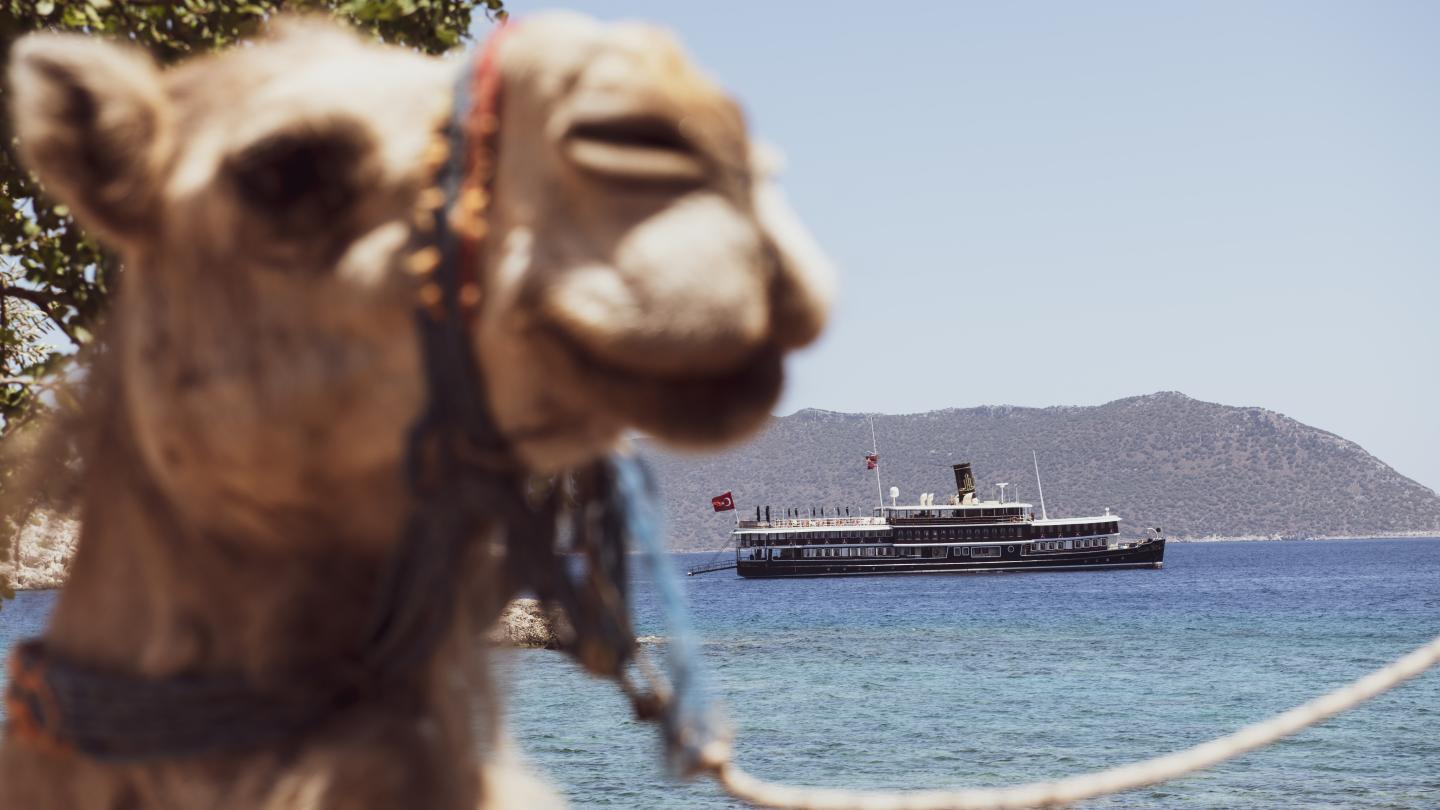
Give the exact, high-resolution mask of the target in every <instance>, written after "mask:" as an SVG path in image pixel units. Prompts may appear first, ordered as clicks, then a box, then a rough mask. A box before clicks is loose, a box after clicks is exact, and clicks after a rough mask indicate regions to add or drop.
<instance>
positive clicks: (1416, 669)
mask: <svg viewBox="0 0 1440 810" xmlns="http://www.w3.org/2000/svg"><path fill="white" fill-rule="evenodd" d="M1436 663H1440V636H1437V637H1436V638H1435V639H1433V640H1432V641H1430V643H1428V644H1426V645H1424V646H1422V647H1420V648H1419V649H1417V650H1415V651H1414V652H1411V653H1410V654H1408V655H1406V656H1405V657H1403V658H1400V659H1398V660H1396V661H1395V662H1394V663H1391V664H1390V665H1388V666H1385V667H1383V668H1381V669H1377V670H1375V671H1374V672H1371V673H1370V674H1368V675H1366V676H1364V677H1363V678H1360V679H1359V680H1357V681H1355V682H1353V683H1350V684H1347V685H1346V686H1343V687H1341V688H1339V689H1336V690H1335V691H1333V692H1331V693H1329V694H1327V695H1324V696H1322V697H1319V698H1316V699H1315V700H1312V701H1310V702H1309V703H1306V704H1304V705H1303V706H1297V707H1296V708H1294V709H1291V710H1289V711H1287V712H1284V713H1281V714H1277V715H1275V716H1274V717H1271V718H1269V719H1267V720H1263V721H1261V722H1259V723H1255V724H1253V725H1249V726H1246V727H1245V728H1242V729H1240V730H1239V731H1236V732H1235V733H1233V734H1229V735H1227V736H1224V737H1220V738H1218V739H1214V740H1211V741H1209V742H1206V743H1202V744H1200V745H1197V746H1195V747H1194V748H1189V749H1186V750H1184V751H1179V752H1176V753H1173V754H1166V755H1165V756H1160V757H1155V758H1154V759H1147V760H1144V761H1141V762H1134V763H1131V764H1129V765H1121V766H1119V767H1115V768H1109V769H1106V770H1103V771H1095V772H1094V773H1088V774H1081V775H1079V776H1071V777H1067V778H1065V779H1060V780H1058V781H1054V782H1033V783H1031V784H1028V785H1016V786H1013V787H1006V788H978V789H970V790H926V791H912V792H889V791H849V790H831V789H822V788H805V787H791V786H788V785H777V784H772V783H769V782H764V781H761V780H759V779H756V778H755V777H753V776H751V775H750V774H748V773H746V772H744V771H742V770H740V768H738V767H736V766H735V764H734V763H732V762H730V761H728V758H726V759H717V760H715V761H714V762H712V763H711V765H710V772H711V775H712V776H713V777H714V778H715V779H716V781H718V782H719V783H720V786H721V787H722V788H724V790H725V792H726V793H729V794H730V795H731V796H733V797H735V798H737V799H740V800H742V801H746V802H749V803H751V804H754V805H758V806H760V807H771V808H779V809H780V810H988V809H989V808H1021V807H1055V806H1061V805H1066V804H1069V803H1071V802H1077V801H1081V800H1083V799H1093V798H1096V797H1098V796H1107V795H1110V794H1112V793H1120V792H1123V791H1127V790H1134V789H1135V788H1140V787H1145V786H1147V785H1153V784H1157V783H1159V782H1164V781H1167V780H1170V779H1175V778H1177V777H1180V776H1185V775H1186V774H1190V773H1194V772H1196V771H1200V770H1204V769H1205V768H1209V767H1211V766H1213V765H1218V764H1219V763H1221V762H1224V761H1226V760H1228V759H1233V758H1235V757H1237V756H1239V755H1241V754H1243V753H1245V752H1247V751H1253V750H1255V749H1256V748H1260V747H1262V746H1265V745H1269V744H1270V743H1273V742H1275V741H1276V740H1278V739H1280V738H1282V737H1288V736H1290V735H1291V734H1294V733H1296V732H1298V731H1301V730H1302V729H1306V728H1309V727H1310V726H1313V725H1316V724H1318V723H1321V722H1323V721H1325V720H1328V719H1329V718H1331V717H1334V716H1335V715H1337V714H1340V713H1341V712H1344V711H1348V710H1350V709H1353V708H1355V707H1356V706H1359V705H1360V704H1361V703H1364V702H1365V701H1367V700H1370V699H1371V698H1373V697H1375V696H1377V695H1380V694H1382V693H1384V692H1386V691H1388V690H1390V689H1392V688H1394V687H1396V686H1398V685H1399V684H1401V683H1403V682H1405V681H1407V680H1409V679H1411V678H1414V677H1415V676H1417V675H1419V674H1420V673H1422V672H1424V671H1425V670H1427V669H1429V668H1430V667H1433V666H1435V665H1436Z"/></svg>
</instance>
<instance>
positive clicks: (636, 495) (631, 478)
mask: <svg viewBox="0 0 1440 810" xmlns="http://www.w3.org/2000/svg"><path fill="white" fill-rule="evenodd" d="M610 463H611V465H612V466H613V467H614V471H615V475H614V481H615V489H614V491H613V492H612V493H611V499H610V508H611V509H614V510H616V512H617V513H618V514H619V515H620V516H621V518H622V525H623V527H624V532H625V534H626V535H627V539H628V540H629V546H630V547H631V548H635V549H637V550H638V551H639V552H640V558H641V559H642V560H643V564H644V566H645V570H646V571H647V572H648V573H649V574H650V579H651V581H652V582H653V583H654V588H655V592H656V595H657V596H658V598H659V600H660V607H661V610H662V613H663V614H664V617H665V629H666V631H667V634H668V636H669V638H670V642H669V644H668V645H666V650H665V659H666V664H667V669H668V675H669V679H670V688H671V690H672V691H671V695H670V696H669V699H668V700H666V701H665V702H664V705H663V708H662V710H661V714H660V727H661V731H662V733H663V735H664V738H665V748H666V753H667V755H668V758H669V762H670V767H671V768H672V770H673V771H674V772H675V773H677V774H679V775H682V776H689V775H692V774H694V773H697V772H699V771H701V770H703V769H704V768H703V766H704V765H705V762H704V752H705V750H706V749H707V748H709V747H711V746H712V744H714V743H725V742H726V741H728V739H729V735H728V733H727V731H726V729H725V725H724V722H723V720H722V719H721V717H720V712H719V711H718V709H717V707H716V706H715V704H714V702H713V701H712V700H711V698H710V694H709V692H708V691H707V690H706V688H705V685H704V678H703V674H702V670H701V666H700V648H699V645H697V644H696V642H695V633H694V630H693V629H692V628H691V626H690V617H689V614H688V613H687V611H686V609H685V595H684V593H683V592H682V590H681V587H680V579H679V577H677V576H676V574H675V570H674V569H673V568H672V567H671V565H670V560H669V558H668V556H667V553H666V550H665V548H664V545H663V543H662V541H661V532H660V520H659V516H658V514H657V510H656V502H657V493H656V489H655V484H654V479H653V478H652V477H651V475H650V471H649V469H648V468H647V467H646V466H645V464H644V463H643V462H642V461H640V459H638V458H636V457H634V456H627V455H620V454H616V455H614V456H612V457H611V459H610Z"/></svg>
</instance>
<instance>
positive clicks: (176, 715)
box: [6, 26, 728, 774]
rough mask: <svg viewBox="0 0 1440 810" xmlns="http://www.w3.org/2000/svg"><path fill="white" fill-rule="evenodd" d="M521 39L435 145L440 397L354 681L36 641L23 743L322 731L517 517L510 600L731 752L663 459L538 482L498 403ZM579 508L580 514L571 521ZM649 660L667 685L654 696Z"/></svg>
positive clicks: (490, 47) (428, 293)
mask: <svg viewBox="0 0 1440 810" xmlns="http://www.w3.org/2000/svg"><path fill="white" fill-rule="evenodd" d="M509 28H510V26H502V27H501V28H500V29H499V30H498V31H497V32H496V33H495V34H494V35H492V36H491V38H490V39H489V41H487V42H486V44H485V45H484V46H483V47H482V48H481V49H480V50H479V52H478V54H477V55H475V56H473V57H472V59H471V63H470V67H469V68H468V69H467V70H465V71H462V75H461V77H460V80H459V81H458V83H457V85H456V88H455V93H454V104H453V107H452V113H451V115H450V116H448V118H447V120H446V121H445V123H444V125H443V126H442V127H441V128H440V130H439V131H438V132H437V133H436V136H435V140H434V141H433V142H432V144H431V147H430V149H429V150H428V152H427V157H426V160H427V166H428V168H429V169H430V170H431V171H433V172H434V173H435V178H436V184H435V186H434V187H433V188H431V189H428V190H427V191H425V192H423V193H422V194H421V195H420V199H419V202H418V208H417V211H416V220H415V223H414V234H415V237H414V242H413V245H412V251H411V253H410V255H409V257H408V260H407V263H406V264H407V269H408V270H409V271H410V272H411V273H413V274H415V275H416V276H417V277H419V284H420V286H419V294H418V298H419V306H418V307H417V310H416V316H415V317H416V329H417V334H418V337H419V343H420V349H421V356H422V361H423V366H424V374H425V381H426V394H427V403H426V406H425V408H424V410H423V411H422V412H421V414H420V416H419V418H418V419H417V420H416V422H415V424H414V425H413V426H412V427H411V429H410V433H409V440H408V449H407V453H406V458H405V474H406V478H407V481H408V485H409V488H410V491H411V494H412V504H413V505H412V510H411V513H410V515H409V517H408V519H407V521H406V524H405V529H404V535H403V538H402V542H401V544H400V547H399V550H398V551H397V552H396V554H395V555H394V557H393V559H392V561H391V563H390V565H389V568H388V571H387V572H386V575H385V577H384V580H383V582H382V584H381V586H380V588H379V590H378V592H377V593H376V598H375V602H374V605H373V617H372V619H371V621H370V622H369V625H368V630H367V632H366V634H365V637H364V638H363V639H360V640H357V644H356V648H357V650H358V653H357V655H356V656H355V659H354V660H344V661H340V662H337V666H336V667H335V669H336V671H337V672H339V673H341V674H338V675H334V676H333V677H329V678H326V679H324V680H317V681H316V682H314V683H306V684H296V685H294V686H293V688H287V690H286V691H285V692H284V693H277V692H270V691H260V690H259V689H257V688H256V687H254V686H253V685H252V684H250V683H248V682H247V680H246V679H245V678H244V677H243V676H242V675H240V674H238V673H235V674H213V673H206V674H193V675H186V674H181V675H175V676H169V677H165V678H144V677H140V676H136V675H133V674H125V673H118V672H112V671H107V670H100V669H96V668H92V667H89V666H87V665H85V664H82V663H79V662H76V661H71V660H68V659H65V658H63V657H61V656H57V655H55V654H53V653H52V652H51V651H50V650H49V649H48V648H47V646H46V644H45V642H44V641H43V640H42V639H30V640H28V641H25V642H23V643H21V644H20V645H18V646H17V647H16V648H15V650H14V652H13V653H12V655H11V659H10V684H9V688H8V690H7V694H6V709H7V715H8V722H7V728H6V733H7V735H9V736H12V737H15V738H18V739H23V740H26V741H29V742H31V743H32V744H34V745H36V746H39V747H41V748H46V749H50V750H56V751H63V752H70V753H77V754H80V755H83V756H87V757H91V758H94V759H98V760H105V761H112V762H146V761H154V760H159V759H179V758H186V757H193V756H197V755H202V754H213V753H244V752H248V751H254V750H257V749H260V748H264V747H266V746H270V745H274V744H278V743H282V742H284V741H287V740H293V739H294V738H296V737H298V736H302V735H305V734H307V733H309V732H311V731H313V730H314V729H315V728H316V727H318V726H319V725H321V724H323V723H324V722H325V721H326V720H328V719H329V718H331V717H333V716H335V715H336V714H337V713H339V712H342V711H344V710H346V709H348V708H351V707H353V706H357V705H361V704H363V703H365V702H368V701H375V700H383V699H384V698H385V696H386V695H388V694H389V693H390V692H391V690H392V689H393V688H394V687H395V686H396V685H398V684H401V683H404V682H406V681H407V680H408V679H411V678H413V677H415V674H416V672H417V670H419V669H420V668H421V667H422V666H423V665H424V664H425V663H426V662H428V661H429V660H430V659H431V658H432V657H433V656H434V654H435V652H436V650H437V648H438V647H439V645H440V643H441V642H442V640H443V639H444V637H445V635H446V634H447V633H448V632H449V630H450V627H451V621H452V618H453V615H454V612H455V610H456V609H457V603H458V598H459V593H460V590H461V587H462V583H461V579H460V571H461V570H462V567H463V561H464V558H465V555H466V553H467V552H468V550H469V547H470V544H471V542H472V541H473V539H474V538H475V537H477V536H478V535H480V534H481V533H482V532H483V531H484V529H486V528H487V527H488V526H491V525H495V524H499V525H501V526H503V527H504V529H505V534H506V546H505V573H506V575H507V578H508V580H509V583H508V584H509V587H510V588H511V593H509V594H507V596H513V595H515V594H516V593H518V592H521V591H524V590H529V591H532V592H534V593H535V595H536V596H538V597H540V599H541V600H542V601H544V602H545V603H547V604H550V605H552V606H556V607H559V608H560V609H562V610H563V611H564V612H565V614H566V615H567V617H568V618H569V619H570V624H571V626H572V627H573V629H574V633H573V636H572V637H570V638H566V639H562V643H563V646H564V648H565V649H566V650H567V651H568V652H569V653H570V654H571V655H572V656H574V657H575V658H576V659H577V660H578V661H579V662H580V663H581V664H582V665H583V666H584V667H585V668H586V669H588V670H590V671H591V672H593V673H595V674H598V675H603V676H606V677H609V678H612V679H614V680H616V681H617V682H618V683H619V684H620V686H621V688H622V689H623V690H624V691H625V693H626V694H627V695H628V696H629V697H630V699H631V701H632V704H633V705H634V707H635V710H636V713H637V715H639V716H641V717H644V718H646V719H654V720H658V721H659V723H660V726H661V730H662V734H663V737H664V739H665V742H666V748H667V753H668V754H669V759H670V762H671V765H672V767H673V768H674V769H675V770H676V771H677V772H680V773H685V774H688V773H694V772H697V771H700V770H704V769H706V768H711V767H714V766H715V765H716V764H717V763H718V762H720V761H722V760H723V759H724V757H726V756H727V755H728V743H727V738H726V736H725V734H724V732H723V731H722V729H721V725H720V724H719V723H718V722H717V721H716V719H715V715H714V712H713V710H712V709H711V708H710V706H709V704H708V702H707V701H706V700H705V699H704V698H703V697H702V696H701V691H700V689H699V686H698V684H699V674H698V667H697V661H698V652H697V649H696V646H695V643H694V641H693V638H692V636H691V633H690V630H689V626H688V621H687V619H686V616H685V612H684V607H683V600H682V597H681V593H680V588H679V585H678V582H677V580H676V578H675V574H674V571H673V570H672V569H671V567H670V565H669V562H668V560H667V559H666V558H665V556H664V555H665V551H664V549H663V548H662V543H661V539H660V532H659V526H658V520H657V516H656V510H655V500H656V494H655V488H654V485H653V482H652V480H651V478H650V475H649V472H648V471H647V470H646V468H645V466H644V465H643V464H642V463H641V462H640V461H639V460H638V459H637V458H635V457H633V456H631V455H626V454H613V455H611V456H609V457H607V458H604V459H601V460H599V461H596V462H594V463H592V464H590V465H587V466H586V467H583V468H580V469H577V470H573V471H570V472H569V473H567V474H565V475H562V476H555V477H553V478H549V479H539V480H537V479H536V478H535V477H533V476H531V475H530V474H529V473H528V472H526V471H525V470H524V468H523V466H522V465H521V464H520V463H519V462H518V460H517V459H516V458H515V456H514V454H513V450H512V448H511V447H510V446H509V444H508V443H507V441H506V440H505V437H504V436H503V434H501V432H500V431H499V429H498V427H497V426H496V424H495V420H494V417H493V415H492V413H491V411H490V407H489V402H488V400H487V398H486V390H485V383H484V379H483V377H482V375H481V374H480V372H479V367H478V364H477V363H476V361H475V357H474V353H473V349H472V345H473V343H472V340H471V328H472V321H473V317H474V315H475V313H476V312H477V311H478V309H479V304H480V301H481V297H482V292H481V285H480V279H479V278H478V277H477V276H476V272H477V268H479V267H480V263H481V256H482V251H483V248H484V244H485V239H486V236H487V232H488V220H487V219H486V213H487V211H488V208H489V201H490V193H491V189H492V184H493V180H494V177H493V173H494V167H495V157H496V153H497V150H498V149H499V146H500V144H499V118H498V116H499V111H500V93H501V82H500V75H499V71H498V69H497V59H498V53H499V47H500V44H501V42H502V41H503V40H504V38H505V34H506V32H507V31H508V29H509ZM567 501H569V502H573V503H575V504H577V505H576V506H574V507H572V508H569V509H567V508H566V507H565V506H564V504H565V503H566V502H567ZM627 545H630V546H635V547H638V550H640V551H642V552H643V555H642V559H643V560H644V563H645V565H646V567H647V569H648V572H649V574H650V577H651V580H652V581H653V582H655V583H656V586H657V589H658V596H659V599H660V601H661V605H662V607H663V608H664V613H665V616H666V624H667V630H668V632H669V634H670V642H669V644H668V647H667V661H668V664H669V666H668V669H669V678H668V681H667V680H665V679H661V678H660V677H659V676H658V675H656V674H655V673H654V671H653V669H651V668H649V667H648V666H645V661H644V660H643V659H641V660H638V661H637V655H636V653H637V651H636V644H635V638H634V631H633V629H632V627H631V623H630V616H629V605H628V595H627V593H626V589H627V572H626V557H625V551H626V547H627ZM576 557H578V559H576ZM636 665H638V666H639V670H640V671H641V673H642V674H643V676H644V677H645V679H646V680H647V681H648V682H649V683H648V689H645V690H642V689H640V688H639V687H637V686H636V685H635V683H634V681H633V679H632V677H631V676H632V671H633V670H634V669H635V668H636Z"/></svg>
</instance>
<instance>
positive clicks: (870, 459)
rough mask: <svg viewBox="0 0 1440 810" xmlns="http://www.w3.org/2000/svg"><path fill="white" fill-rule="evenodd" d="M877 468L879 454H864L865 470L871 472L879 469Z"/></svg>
mask: <svg viewBox="0 0 1440 810" xmlns="http://www.w3.org/2000/svg"><path fill="white" fill-rule="evenodd" d="M879 466H880V454H879V453H866V454H865V469H867V470H873V469H875V468H876V467H879Z"/></svg>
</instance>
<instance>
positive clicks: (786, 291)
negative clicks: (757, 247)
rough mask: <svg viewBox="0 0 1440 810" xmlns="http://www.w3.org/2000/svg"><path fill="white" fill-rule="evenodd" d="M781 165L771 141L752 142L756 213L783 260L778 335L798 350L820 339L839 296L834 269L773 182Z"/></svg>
mask: <svg viewBox="0 0 1440 810" xmlns="http://www.w3.org/2000/svg"><path fill="white" fill-rule="evenodd" d="M782 163H783V159H782V158H781V156H780V153H779V152H777V151H775V150H774V149H773V148H770V147H769V146H768V145H765V144H758V143H757V144H754V145H753V146H752V152H751V156H750V164H751V171H752V174H753V175H754V178H755V181H754V188H755V191H754V195H755V199H754V205H755V216H756V219H758V220H759V222H760V227H761V229H762V230H764V231H765V235H766V236H767V237H768V238H769V239H770V243H771V244H772V245H774V247H775V252H776V254H778V256H779V258H780V272H779V277H778V278H777V279H776V280H775V285H776V286H775V297H774V303H773V306H774V308H775V311H774V314H773V318H774V322H775V339H776V340H777V341H778V342H779V343H780V345H782V346H785V347H786V348H799V347H801V346H804V345H807V344H809V343H810V342H811V341H813V340H815V338H817V337H819V336H820V331H821V330H822V329H824V327H825V321H826V319H827V318H828V317H829V314H830V305H831V303H832V302H833V301H834V299H835V269H834V267H833V266H832V265H831V264H830V259H829V258H827V257H826V256H825V252H824V251H823V250H821V249H820V245H819V244H817V243H816V242H815V238H814V237H812V236H811V235H810V231H809V230H807V229H806V228H805V225H804V224H803V223H801V222H800V218H799V217H798V216H796V215H795V212H794V210H793V209H791V208H790V203H789V201H787V200H786V199H785V195H784V194H782V193H781V192H780V187H779V186H778V185H777V184H776V183H775V180H774V175H775V174H777V173H779V171H780V168H781V165H782Z"/></svg>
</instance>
